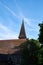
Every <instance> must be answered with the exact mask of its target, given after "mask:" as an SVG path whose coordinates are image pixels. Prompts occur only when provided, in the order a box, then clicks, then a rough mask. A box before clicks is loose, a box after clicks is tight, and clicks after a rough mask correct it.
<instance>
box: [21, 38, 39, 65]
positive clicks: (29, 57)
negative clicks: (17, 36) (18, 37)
mask: <svg viewBox="0 0 43 65" xmlns="http://www.w3.org/2000/svg"><path fill="white" fill-rule="evenodd" d="M39 49H40V43H39V41H37V40H34V39H31V40H27V41H26V42H25V43H24V47H23V51H22V57H23V61H22V62H21V63H22V64H21V65H37V64H38V62H39V61H38V58H39V56H38V55H39Z"/></svg>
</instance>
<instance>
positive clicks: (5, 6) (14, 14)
mask: <svg viewBox="0 0 43 65" xmlns="http://www.w3.org/2000/svg"><path fill="white" fill-rule="evenodd" d="M0 4H1V5H2V6H3V7H4V8H6V9H7V10H8V11H9V12H10V13H11V14H12V15H13V16H15V17H17V18H18V15H16V13H15V12H13V11H12V10H11V9H10V8H9V7H8V6H7V5H5V4H3V3H2V2H0Z"/></svg>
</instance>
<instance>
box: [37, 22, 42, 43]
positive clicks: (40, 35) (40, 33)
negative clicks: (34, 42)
mask: <svg viewBox="0 0 43 65" xmlns="http://www.w3.org/2000/svg"><path fill="white" fill-rule="evenodd" d="M39 26H40V30H39V38H38V39H39V42H40V43H41V44H43V22H42V23H40V24H39Z"/></svg>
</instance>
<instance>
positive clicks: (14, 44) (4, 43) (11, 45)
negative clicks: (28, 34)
mask: <svg viewBox="0 0 43 65" xmlns="http://www.w3.org/2000/svg"><path fill="white" fill-rule="evenodd" d="M25 41H26V39H16V40H0V54H11V53H14V52H16V51H18V50H20V48H19V46H20V45H21V44H22V43H24V42H25Z"/></svg>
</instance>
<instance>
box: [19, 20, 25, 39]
mask: <svg viewBox="0 0 43 65" xmlns="http://www.w3.org/2000/svg"><path fill="white" fill-rule="evenodd" d="M19 39H26V33H25V27H24V20H22V25H21V29H20V34H19Z"/></svg>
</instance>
